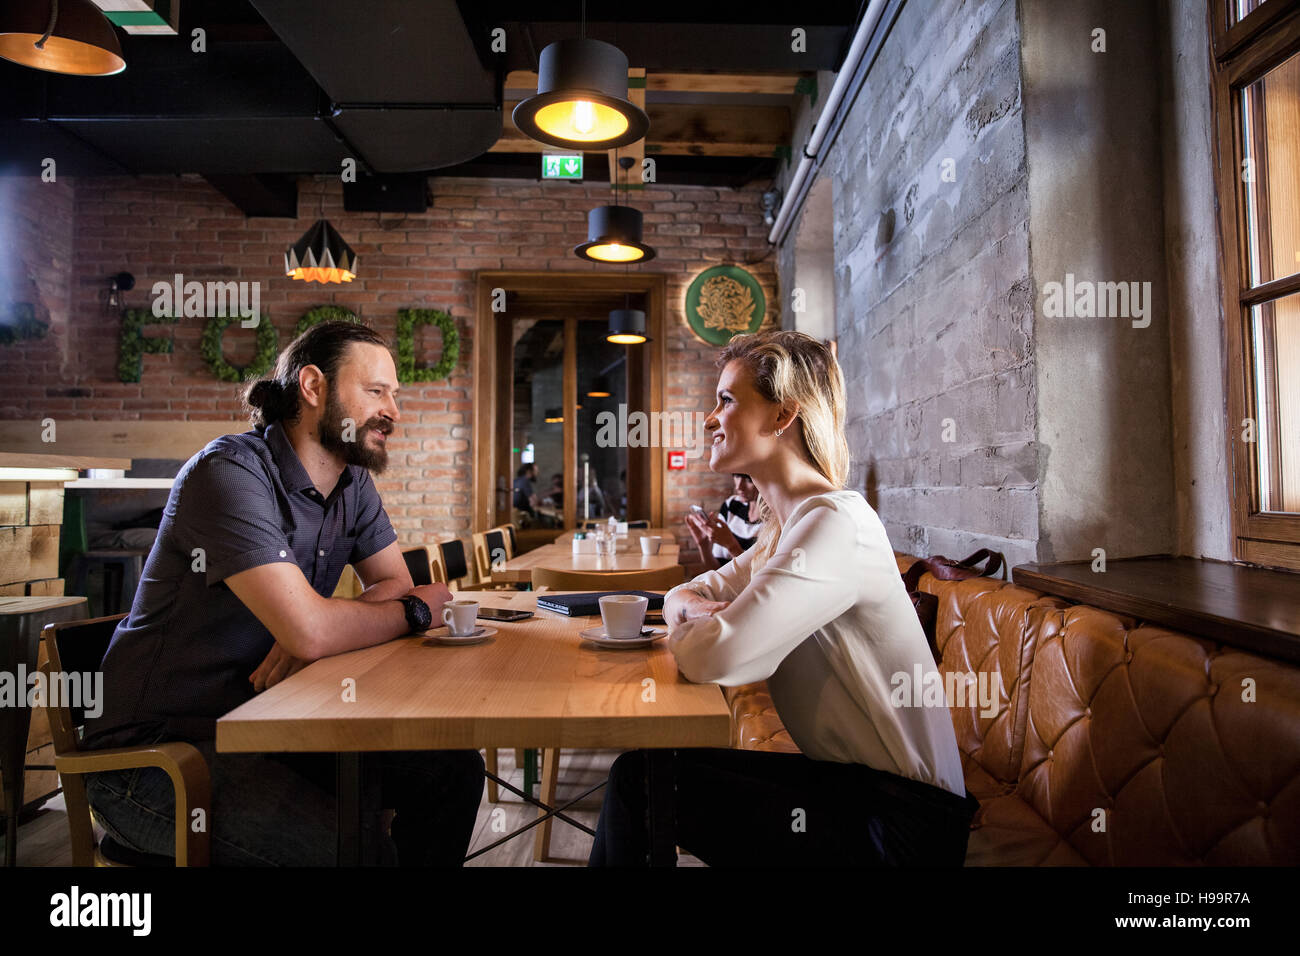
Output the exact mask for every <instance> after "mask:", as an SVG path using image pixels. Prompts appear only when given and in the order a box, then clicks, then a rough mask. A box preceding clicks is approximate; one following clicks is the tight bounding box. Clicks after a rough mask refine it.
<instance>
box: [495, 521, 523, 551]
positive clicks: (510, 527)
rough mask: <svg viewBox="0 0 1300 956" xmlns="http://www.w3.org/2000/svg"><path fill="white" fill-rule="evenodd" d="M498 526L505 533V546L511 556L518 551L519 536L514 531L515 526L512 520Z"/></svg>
mask: <svg viewBox="0 0 1300 956" xmlns="http://www.w3.org/2000/svg"><path fill="white" fill-rule="evenodd" d="M500 527H501V529H502V530H503V531H505V533H506V548H507V550H508V551H509V553H510V557H512V558H513V557H514V556H515V555H517V554H518V553H519V536H518V534H517V533H516V531H517V529H516V528H515V525H514V522H511V523H509V524H503V525H501V526H500Z"/></svg>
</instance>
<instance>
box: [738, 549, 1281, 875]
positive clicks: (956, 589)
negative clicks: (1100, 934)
mask: <svg viewBox="0 0 1300 956" xmlns="http://www.w3.org/2000/svg"><path fill="white" fill-rule="evenodd" d="M897 559H898V564H899V569H900V571H902V570H906V568H907V567H908V566H909V565H910V564H911V562H912V558H911V557H909V556H907V555H897ZM920 587H921V588H922V589H924V590H926V591H929V592H930V593H932V594H935V595H936V596H937V597H938V598H939V615H938V627H937V632H936V637H937V643H938V645H939V649H940V651H941V653H942V661H941V663H940V669H941V671H943V672H944V673H945V674H948V673H951V672H959V673H968V672H969V673H975V674H979V673H981V672H983V673H985V674H997V675H998V679H999V682H1000V684H1001V690H1000V693H999V695H998V707H997V713H996V714H995V715H993V716H985V715H982V714H981V713H980V708H979V706H978V703H977V702H975V701H972V702H971V703H970V705H968V706H954V707H952V709H951V713H952V719H953V727H954V730H955V731H956V734H957V745H958V748H959V750H960V751H961V758H962V766H963V770H964V772H965V776H966V786H967V788H968V789H969V790H970V792H971V793H972V794H974V795H975V796H976V797H977V798H978V799H979V801H980V804H981V806H980V811H979V813H978V814H977V815H976V818H975V821H974V823H973V825H972V829H973V832H972V834H971V840H970V845H969V849H968V851H967V857H966V862H967V865H968V866H981V865H1083V866H1086V865H1098V866H1107V865H1108V866H1132V865H1200V864H1205V865H1217V866H1223V865H1228V866H1232V865H1261V864H1262V865H1292V866H1294V865H1297V864H1300V668H1297V667H1295V666H1293V665H1290V664H1286V663H1282V662H1279V661H1273V660H1268V659H1265V658H1261V657H1259V656H1257V655H1254V654H1250V653H1247V652H1245V651H1240V650H1237V649H1234V648H1230V647H1224V646H1222V645H1219V644H1216V643H1214V642H1212V641H1208V640H1204V639H1201V638H1196V637H1192V636H1189V635H1186V634H1181V633H1178V632H1175V631H1170V630H1166V629H1163V628H1159V627H1154V626H1151V625H1146V624H1143V623H1141V622H1139V621H1135V620H1132V619H1130V618H1125V617H1122V616H1119V615H1115V614H1111V613H1109V612H1106V611H1101V610H1098V609H1096V608H1092V607H1087V606H1083V605H1070V604H1069V603H1068V602H1066V601H1062V600H1060V599H1058V598H1054V597H1050V596H1046V595H1043V594H1040V593H1038V592H1036V591H1032V590H1029V589H1027V588H1021V587H1017V586H1016V585H1014V584H1010V583H1007V582H1003V581H995V580H992V579H989V578H972V579H969V580H966V581H939V580H937V579H935V578H934V577H933V576H932V575H929V574H927V575H925V576H924V577H923V578H922V579H921V584H920ZM1252 693H1253V698H1252ZM727 696H728V699H729V700H730V702H731V706H732V714H733V718H734V727H735V733H734V740H733V744H734V745H735V746H737V747H742V748H746V749H756V750H778V751H784V752H797V747H796V746H795V745H794V743H793V741H791V740H790V736H789V734H788V733H787V732H786V731H785V729H784V727H782V726H781V721H780V718H779V717H778V716H777V714H776V712H775V709H774V708H773V707H772V702H771V698H770V697H769V696H768V695H767V689H766V685H764V684H750V685H746V686H745V687H741V688H732V689H729V690H728V691H727Z"/></svg>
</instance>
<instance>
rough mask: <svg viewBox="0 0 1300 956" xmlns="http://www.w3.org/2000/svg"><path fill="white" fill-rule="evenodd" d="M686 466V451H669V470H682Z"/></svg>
mask: <svg viewBox="0 0 1300 956" xmlns="http://www.w3.org/2000/svg"><path fill="white" fill-rule="evenodd" d="M685 467H686V452H684V451H670V452H669V453H668V470H669V471H681V470H682V469H684V468H685Z"/></svg>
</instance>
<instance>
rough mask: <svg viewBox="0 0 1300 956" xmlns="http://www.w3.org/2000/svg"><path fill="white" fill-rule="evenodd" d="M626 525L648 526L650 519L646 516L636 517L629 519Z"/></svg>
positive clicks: (633, 526)
mask: <svg viewBox="0 0 1300 956" xmlns="http://www.w3.org/2000/svg"><path fill="white" fill-rule="evenodd" d="M627 526H628V527H629V528H648V527H650V521H649V519H648V518H638V519H637V520H636V521H629V522H628V523H627Z"/></svg>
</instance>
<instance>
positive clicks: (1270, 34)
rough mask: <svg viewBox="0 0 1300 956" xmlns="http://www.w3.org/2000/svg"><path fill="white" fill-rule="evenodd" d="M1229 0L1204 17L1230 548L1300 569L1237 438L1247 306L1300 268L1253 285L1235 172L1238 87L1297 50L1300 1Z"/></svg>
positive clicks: (1293, 281)
mask: <svg viewBox="0 0 1300 956" xmlns="http://www.w3.org/2000/svg"><path fill="white" fill-rule="evenodd" d="M1230 2H1231V0H1209V16H1210V26H1211V30H1210V33H1211V47H1212V53H1213V59H1214V62H1213V71H1212V72H1213V77H1212V80H1213V82H1212V87H1213V90H1212V93H1213V97H1212V110H1213V114H1214V115H1213V118H1214V125H1215V144H1214V146H1215V179H1216V182H1215V187H1216V192H1217V196H1218V203H1219V231H1220V242H1221V249H1220V253H1221V257H1220V258H1221V262H1222V266H1223V314H1224V319H1225V322H1224V332H1225V336H1224V339H1225V357H1226V363H1227V369H1226V378H1227V388H1228V395H1227V405H1228V424H1229V427H1228V447H1227V452H1228V456H1229V457H1228V460H1229V462H1230V463H1231V478H1230V481H1231V489H1230V490H1231V495H1232V508H1231V514H1232V533H1233V540H1234V554H1235V556H1236V557H1237V559H1238V560H1240V561H1245V562H1247V563H1250V564H1260V565H1267V566H1271V567H1282V568H1289V569H1291V570H1300V514H1292V513H1285V514H1284V513H1279V512H1263V511H1261V510H1260V508H1259V505H1260V502H1259V499H1258V493H1257V489H1258V487H1259V483H1258V481H1257V480H1256V474H1257V469H1258V467H1259V461H1258V442H1257V441H1255V442H1247V441H1244V440H1243V438H1242V423H1243V421H1244V420H1245V419H1246V418H1248V417H1251V416H1250V414H1249V411H1248V410H1250V409H1254V408H1257V404H1256V402H1255V391H1254V390H1255V376H1254V375H1253V374H1252V367H1251V365H1250V356H1251V355H1252V354H1253V353H1252V345H1251V340H1250V310H1251V308H1252V307H1253V306H1255V305H1258V304H1260V303H1262V302H1267V301H1271V300H1273V299H1276V298H1278V297H1279V296H1282V295H1287V294H1290V293H1296V292H1300V274H1298V275H1291V276H1286V277H1284V278H1281V279H1273V280H1272V281H1269V282H1266V283H1264V284H1263V285H1260V286H1257V287H1255V288H1253V289H1252V288H1250V282H1249V275H1250V259H1249V255H1250V248H1249V235H1248V232H1247V227H1246V218H1245V212H1246V201H1247V195H1246V188H1245V183H1244V182H1243V181H1242V177H1241V175H1240V172H1241V169H1242V163H1243V161H1244V159H1245V148H1244V145H1245V144H1244V137H1243V134H1242V129H1243V125H1242V107H1241V91H1242V90H1243V89H1244V88H1246V87H1248V86H1250V84H1252V83H1254V82H1255V81H1256V80H1258V79H1259V78H1260V77H1262V76H1264V75H1265V74H1266V73H1268V72H1269V71H1270V70H1272V69H1273V68H1274V67H1276V66H1277V65H1278V64H1279V63H1282V62H1283V61H1285V60H1286V59H1288V58H1289V57H1291V56H1293V55H1295V54H1297V53H1300V4H1296V3H1295V2H1294V0H1267V2H1265V3H1264V4H1262V5H1261V6H1260V7H1258V8H1257V9H1256V10H1254V11H1252V12H1251V13H1250V14H1249V15H1247V16H1246V18H1245V19H1243V20H1242V21H1240V22H1239V23H1236V24H1233V25H1232V26H1229V25H1228V10H1229V6H1228V4H1229V3H1230ZM1261 182H1263V177H1262V176H1260V175H1257V176H1256V178H1255V183H1256V185H1257V186H1258V185H1260V184H1261ZM1256 426H1257V428H1258V422H1257V423H1256Z"/></svg>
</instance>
